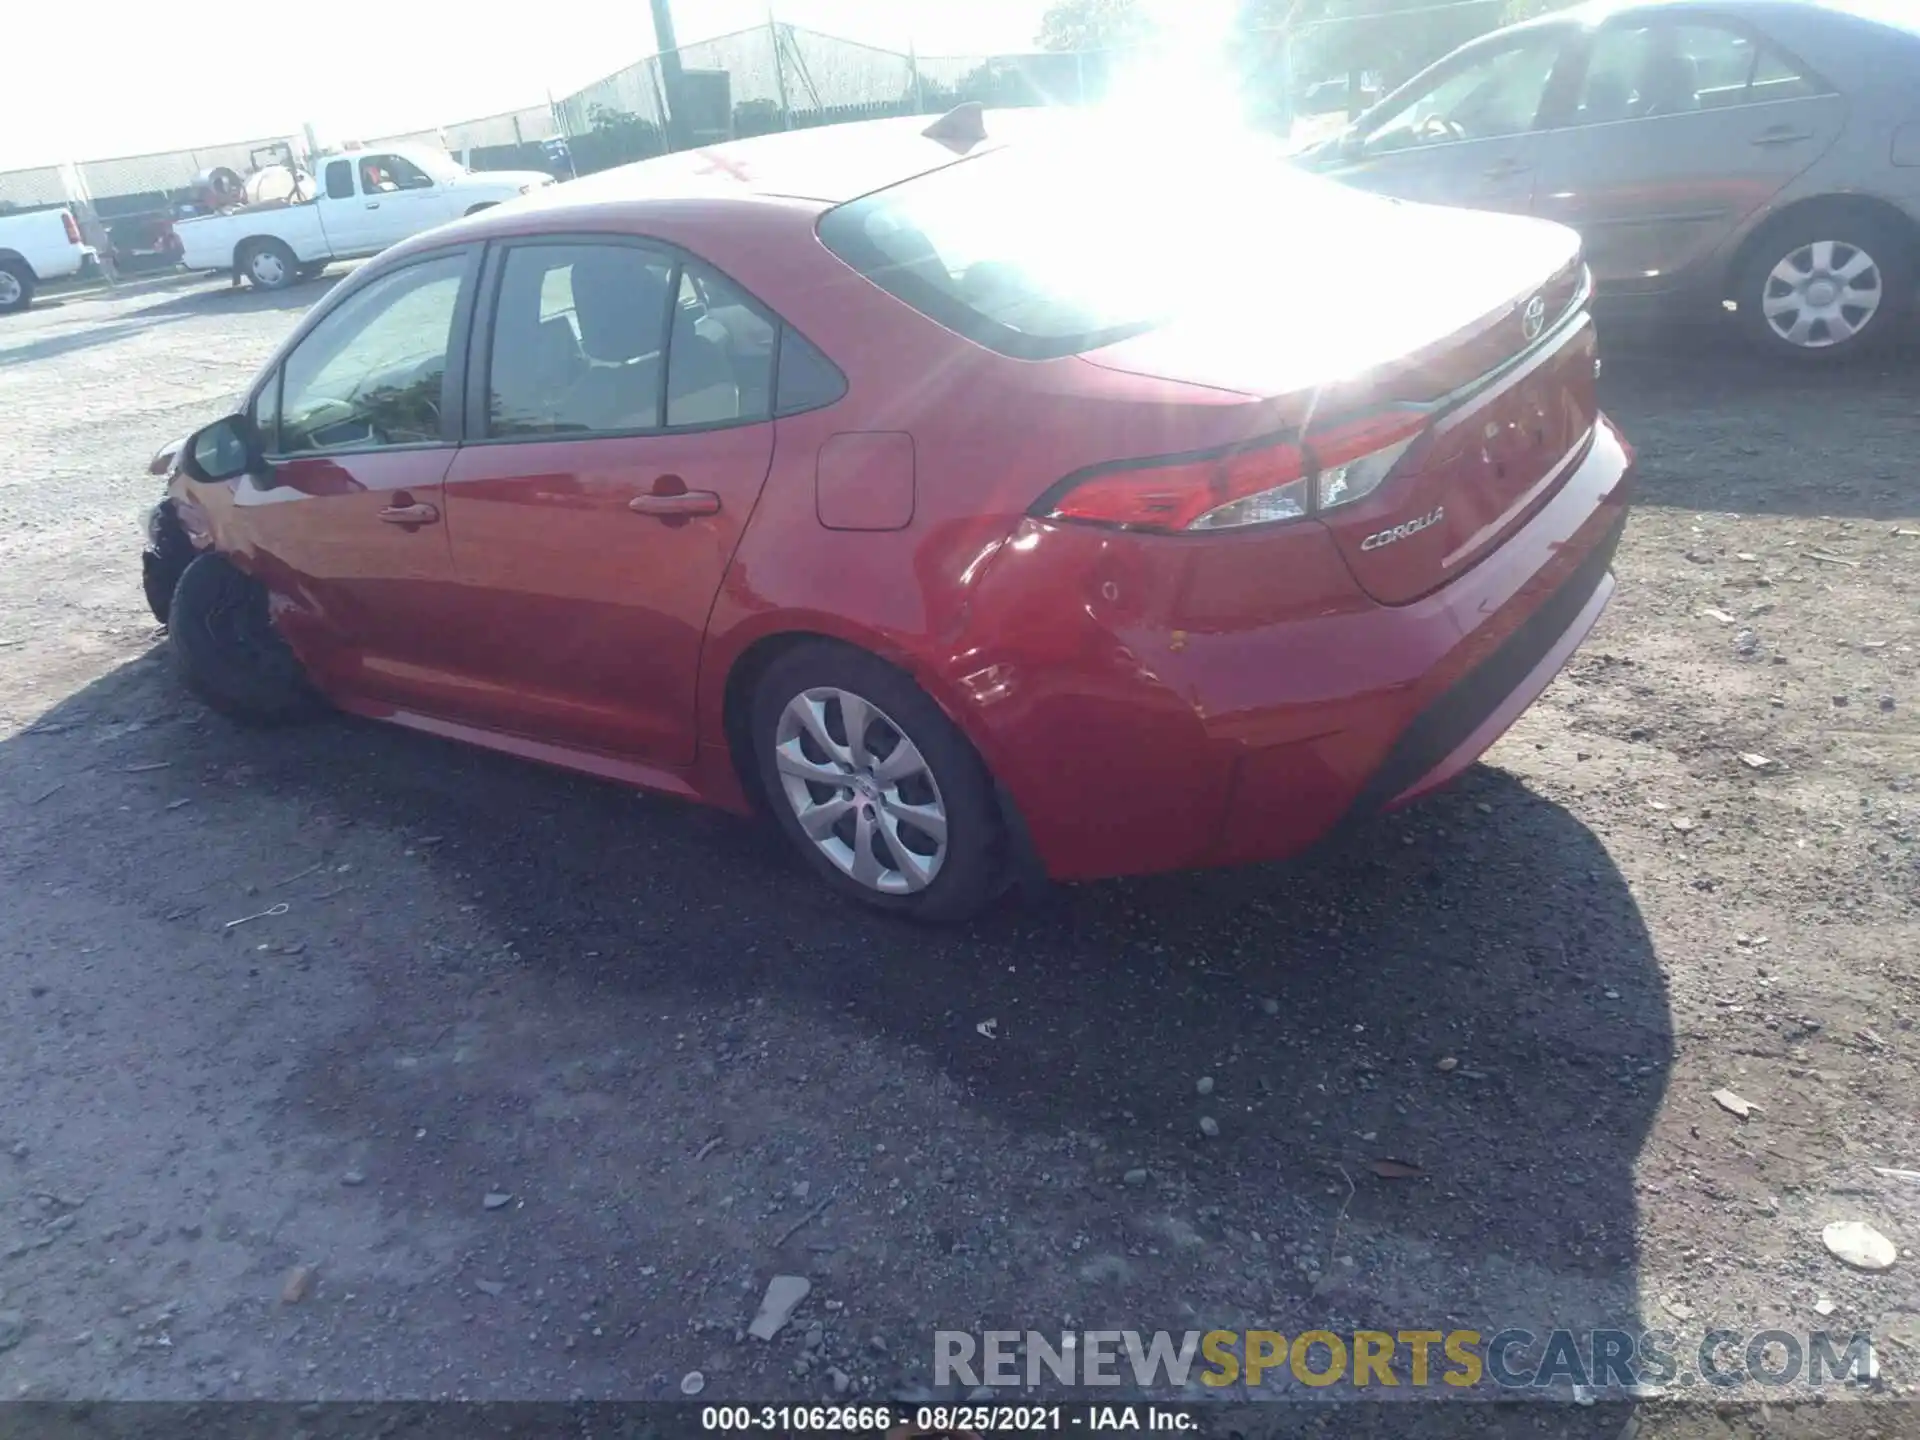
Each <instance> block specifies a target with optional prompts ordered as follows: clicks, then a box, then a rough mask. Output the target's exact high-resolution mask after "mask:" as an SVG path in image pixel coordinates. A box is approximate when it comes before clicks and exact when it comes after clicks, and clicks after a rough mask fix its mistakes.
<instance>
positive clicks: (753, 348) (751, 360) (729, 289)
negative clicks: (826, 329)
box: [667, 261, 779, 428]
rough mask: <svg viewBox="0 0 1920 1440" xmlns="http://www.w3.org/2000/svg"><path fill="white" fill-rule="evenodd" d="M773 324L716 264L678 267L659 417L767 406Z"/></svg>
mask: <svg viewBox="0 0 1920 1440" xmlns="http://www.w3.org/2000/svg"><path fill="white" fill-rule="evenodd" d="M778 333H779V327H778V326H777V325H776V324H775V323H774V322H773V321H772V320H770V319H769V318H768V317H767V316H766V315H765V314H764V313H763V312H762V311H761V309H760V307H759V306H758V305H756V304H755V303H754V302H753V301H751V300H749V299H748V298H747V297H746V295H745V294H744V293H742V292H741V290H740V288H739V287H738V286H736V285H735V284H734V283H733V282H732V281H731V280H728V279H727V278H726V277H725V276H723V275H721V274H720V273H719V272H717V271H715V270H712V269H710V268H708V267H707V266H705V265H701V264H699V263H697V262H695V261H688V262H687V264H686V265H685V266H684V267H682V269H681V271H680V293H679V297H678V303H677V304H675V306H674V307H673V343H672V345H671V346H670V347H669V348H668V351H667V425H668V427H669V428H673V427H679V426H689V425H736V424H742V423H745V422H747V421H753V420H766V419H769V418H771V416H772V414H773V360H774V344H775V339H776V336H777V335H778Z"/></svg>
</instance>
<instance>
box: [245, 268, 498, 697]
mask: <svg viewBox="0 0 1920 1440" xmlns="http://www.w3.org/2000/svg"><path fill="white" fill-rule="evenodd" d="M478 275H479V251H478V248H477V247H463V248H461V249H459V250H453V251H445V252H441V253H440V254H437V255H432V256H426V257H422V258H421V259H419V260H416V261H414V262H412V263H410V264H408V265H405V266H403V267H401V268H398V269H395V270H392V271H389V272H388V273H386V274H384V275H382V276H380V277H379V278H378V279H377V280H374V281H373V282H371V283H369V284H367V285H365V286H362V287H361V288H359V289H358V290H356V291H355V292H353V293H352V294H350V295H348V296H347V297H346V298H345V299H344V300H343V301H341V303H340V304H338V305H337V306H335V307H334V308H333V309H332V310H331V311H329V312H328V314H327V315H326V316H325V317H324V318H323V319H322V320H320V321H319V323H318V324H316V325H315V326H314V328H313V329H312V330H311V331H309V332H308V333H307V335H306V336H304V337H303V338H302V339H301V341H300V343H299V344H298V345H296V346H295V347H294V348H293V350H291V351H290V352H289V353H288V355H287V357H286V358H285V360H283V361H282V362H281V364H280V365H279V366H278V367H277V368H276V370H275V371H274V373H273V375H272V376H271V377H270V379H269V380H268V381H267V384H266V386H265V387H264V388H263V389H262V391H261V392H260V394H259V395H258V397H257V398H256V399H255V402H254V412H255V420H256V423H258V425H259V426H260V429H261V432H262V438H263V442H264V445H265V448H266V451H267V461H268V467H269V468H268V472H267V473H266V474H264V475H263V476H259V477H254V476H249V477H246V478H243V479H242V480H240V481H238V482H237V483H236V485H235V490H234V505H233V509H232V511H231V512H230V521H229V523H230V525H231V527H232V533H231V534H230V535H226V536H223V537H222V538H223V541H224V542H225V544H226V546H227V548H229V549H231V550H233V551H234V552H235V554H236V558H238V559H240V560H241V562H242V563H243V564H245V565H247V566H248V568H250V569H251V570H253V571H254V573H255V574H257V575H259V576H260V578H261V579H262V580H264V581H265V582H266V584H267V586H268V589H269V590H270V591H271V592H272V594H273V597H274V606H275V615H276V619H277V621H278V623H279V625H280V627H281V630H282V632H283V633H284V634H285V635H286V636H287V638H288V640H289V641H290V642H291V643H292V644H293V646H294V648H295V649H296V651H297V652H298V653H299V655H300V657H301V659H302V661H303V662H305V664H306V665H307V666H308V668H309V669H310V670H311V671H313V672H314V674H315V676H316V678H317V679H318V680H319V681H320V682H321V684H322V686H323V687H324V688H326V689H327V690H328V691H329V692H331V693H334V694H336V695H341V696H344V697H352V698H359V699H366V700H373V701H380V702H385V703H390V704H394V705H399V706H403V707H412V706H419V705H421V704H422V702H424V701H425V700H427V699H428V698H429V697H431V696H433V695H435V694H437V693H439V691H440V690H442V689H443V688H444V687H443V686H442V685H440V684H438V683H436V682H435V681H434V677H435V676H436V675H437V674H438V672H439V669H440V666H441V663H442V660H441V656H442V652H441V649H440V643H439V642H440V637H441V636H442V635H443V634H444V633H445V631H446V629H447V627H448V625H449V624H451V623H456V621H457V615H458V604H457V599H458V596H457V592H456V590H455V588H454V583H453V581H454V576H453V556H452V551H451V550H450V549H449V547H448V544H447V529H446V525H445V523H444V522H445V518H446V517H445V506H446V500H445V495H444V493H443V489H442V483H441V482H442V480H443V479H444V477H445V475H446V472H447V466H448V465H449V464H450V463H451V462H452V460H453V456H454V440H455V437H456V433H457V432H456V431H455V430H454V429H453V422H454V421H457V419H458V413H457V404H456V398H457V396H458V395H459V393H460V381H459V376H458V374H457V371H458V368H459V364H460V363H461V361H462V358H463V356H464V352H465V339H466V320H467V316H468V314H469V312H470V309H471V298H472V295H473V292H474V288H475V286H476V284H477V282H478Z"/></svg>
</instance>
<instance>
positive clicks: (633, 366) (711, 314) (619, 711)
mask: <svg viewBox="0 0 1920 1440" xmlns="http://www.w3.org/2000/svg"><path fill="white" fill-rule="evenodd" d="M489 264H490V269H492V270H496V271H497V272H498V295H499V298H498V302H497V307H496V309H495V311H494V313H493V315H492V317H491V323H490V325H486V324H483V327H482V331H483V333H481V334H479V335H477V336H476V341H475V347H474V349H475V355H476V360H475V383H474V385H473V387H472V398H471V399H470V401H469V406H468V414H467V429H468V434H469V436H470V437H473V438H471V439H470V441H469V443H468V444H467V445H465V446H464V447H463V448H462V449H461V451H460V453H459V455H458V456H457V457H456V458H455V460H454V463H453V467H452V469H451V471H450V472H449V473H448V476H447V499H448V509H449V513H450V517H451V523H452V534H453V553H454V565H455V569H456V571H457V573H458V575H459V578H460V581H461V583H462V585H463V586H465V587H466V593H467V595H468V597H469V606H470V614H471V625H470V628H469V629H467V630H466V631H465V632H464V637H463V645H464V648H463V650H462V651H461V654H460V656H459V659H458V664H459V666H460V668H461V669H462V670H465V671H468V672H470V673H472V674H473V675H474V676H476V677H477V678H478V680H479V682H480V683H478V684H477V685H476V686H475V687H474V688H473V689H472V690H471V691H470V692H469V695H468V696H467V709H466V712H465V713H463V714H462V715H460V716H459V717H458V718H461V719H464V720H467V721H469V722H470V723H474V724H478V725H482V726H484V727H486V728H489V729H494V730H501V731H506V732H509V733H515V734H521V735H529V736H534V737H537V738H539V739H542V740H547V741H551V742H556V743H560V744H564V745H571V746H575V747H578V748H582V749H588V750H594V751H599V752H602V753H606V754H614V755H622V756H630V757H634V758H638V759H643V760H646V761H649V762H651V763H655V764H663V765H678V764H684V763H686V762H688V761H690V760H691V759H692V758H693V751H694V688H695V682H696V680H697V677H698V668H699V660H700V646H701V641H702V638H703V637H704V635H705V633H706V623H707V614H708V611H709V610H710V609H711V608H712V605H713V600H714V596H715V594H716V593H717V592H718V590H719V586H720V582H721V580H722V578H723V577H724V576H725V574H726V570H727V566H728V564H729V563H730V561H731V560H732V558H733V552H734V548H735V546H736V545H737V544H738V543H739V539H740V535H741V532H742V531H743V530H744V528H745V526H746V523H747V520H748V517H749V516H750V515H751V514H752V512H753V507H754V504H755V502H756V501H757V500H758V499H759V495H760V488H761V486H762V484H763V483H764V482H765V480H766V475H767V470H768V467H769V465H770V463H771V461H772V457H773V421H772V399H771V395H770V393H769V389H770V385H771V377H772V369H773V364H772V361H773V347H774V338H775V335H776V334H777V325H776V324H775V323H774V322H773V321H772V320H771V318H770V317H768V316H767V315H766V314H765V312H764V311H762V310H760V309H759V307H757V306H756V305H754V304H753V303H752V302H751V301H749V300H748V299H747V298H746V297H745V296H744V295H742V294H741V293H740V292H739V291H738V290H737V289H735V287H733V286H732V285H731V284H730V283H729V282H727V281H726V280H725V279H723V278H722V277H721V276H719V275H718V274H717V273H716V272H713V271H711V270H709V269H707V268H706V267H703V266H701V265H699V264H698V263H697V262H694V261H692V260H687V259H684V257H681V256H679V255H677V254H675V253H674V252H673V251H671V250H669V249H667V248H665V247H660V246H653V245H649V244H646V243H643V242H638V241H634V242H628V241H613V240H566V241H562V240H554V241H539V242H535V241H528V242H523V243H520V244H516V245H513V246H511V247H510V248H508V249H506V250H504V251H502V252H499V253H498V254H496V256H495V258H494V259H493V260H492V261H490V262H489ZM487 289H489V290H491V289H492V282H491V281H490V282H489V284H488V286H487Z"/></svg>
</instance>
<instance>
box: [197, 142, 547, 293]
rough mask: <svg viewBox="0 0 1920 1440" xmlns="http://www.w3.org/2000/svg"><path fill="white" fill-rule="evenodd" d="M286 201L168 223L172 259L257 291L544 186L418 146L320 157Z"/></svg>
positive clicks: (519, 173)
mask: <svg viewBox="0 0 1920 1440" xmlns="http://www.w3.org/2000/svg"><path fill="white" fill-rule="evenodd" d="M313 171H314V173H313V174H312V175H308V174H305V173H304V172H303V173H301V174H300V175H298V176H297V177H296V178H297V182H298V183H297V184H296V185H294V187H293V188H292V191H291V194H289V195H288V196H287V198H285V199H281V200H273V201H268V202H266V203H263V204H256V205H245V206H241V207H239V208H238V209H232V210H223V211H221V212H220V213H218V214H215V215H201V216H196V217H195V218H193V219H190V220H180V221H176V222H175V224H174V227H173V228H174V233H175V234H176V235H178V236H179V237H180V243H181V246H182V253H181V257H180V258H181V263H182V264H184V265H185V266H186V267H187V268H188V269H189V270H217V271H221V272H227V273H231V274H233V275H235V276H236V277H239V276H244V277H245V278H246V280H247V282H248V283H249V284H251V285H253V286H254V287H255V288H256V289H260V290H279V289H281V288H283V287H285V286H287V285H291V284H292V283H293V282H294V281H295V280H297V279H301V278H303V277H306V276H310V275H317V274H318V273H319V272H320V271H322V270H324V269H325V268H326V267H327V265H328V264H329V263H330V262H331V261H334V260H354V259H358V258H360V257H361V256H365V255H375V254H378V253H379V252H380V251H382V250H384V249H386V248H387V247H388V246H389V245H393V244H396V243H398V242H399V241H401V240H404V239H406V238H407V237H408V236H409V235H418V234H419V233H420V232H421V231H422V230H431V229H432V228H433V227H434V226H436V225H441V224H444V223H446V222H447V221H449V220H457V219H459V218H460V217H461V216H462V215H471V214H472V213H473V212H474V211H476V210H484V209H486V208H487V207H488V206H489V205H498V204H499V203H500V202H501V201H502V200H512V199H514V198H515V197H517V196H520V195H525V194H526V193H527V192H528V191H530V190H537V189H539V188H540V187H542V186H544V185H551V184H553V177H552V176H550V175H544V174H542V173H540V172H539V171H535V170H468V169H465V168H464V167H462V166H461V165H460V164H459V163H458V162H457V161H455V160H454V159H453V157H452V156H450V155H447V154H445V153H444V152H442V151H438V150H433V149H430V148H428V147H425V146H412V145H407V146H401V145H395V146H391V147H389V148H387V149H384V150H348V151H344V152H338V153H333V154H327V155H321V156H319V157H317V158H316V159H315V160H314V162H313Z"/></svg>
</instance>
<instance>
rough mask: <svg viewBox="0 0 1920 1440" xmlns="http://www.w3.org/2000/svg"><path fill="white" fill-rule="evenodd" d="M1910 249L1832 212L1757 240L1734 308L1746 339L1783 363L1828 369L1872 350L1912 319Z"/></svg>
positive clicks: (1860, 219)
mask: <svg viewBox="0 0 1920 1440" xmlns="http://www.w3.org/2000/svg"><path fill="white" fill-rule="evenodd" d="M1914 258H1915V257H1914V248H1913V245H1912V243H1911V241H1909V240H1908V239H1907V238H1906V237H1904V236H1902V235H1899V234H1897V233H1895V231H1894V230H1893V228H1892V227H1890V226H1888V225H1886V224H1884V223H1883V222H1881V221H1879V220H1877V219H1876V218H1875V217H1873V216H1872V215H1866V214H1859V213H1855V212H1854V211H1852V210H1849V209H1846V208H1843V207H1839V206H1836V207H1834V208H1832V209H1824V210H1816V211H1814V212H1812V213H1810V214H1807V215H1805V216H1802V217H1799V218H1797V219H1795V220H1793V221H1791V222H1790V223H1788V224H1785V225H1783V226H1781V227H1780V228H1779V229H1777V230H1775V231H1773V232H1772V233H1771V234H1767V235H1764V236H1763V237H1762V238H1761V240H1760V241H1759V242H1758V243H1756V244H1755V245H1754V246H1753V247H1752V250H1751V253H1750V254H1749V255H1748V257H1747V261H1746V264H1745V265H1744V267H1743V268H1742V272H1741V276H1740V279H1739V282H1738V287H1737V294H1736V295H1735V297H1734V298H1735V300H1736V301H1737V302H1738V304H1739V314H1740V321H1741V324H1742V326H1743V327H1744V328H1745V330H1746V333H1747V337H1748V339H1749V340H1750V341H1751V342H1752V343H1753V344H1754V345H1756V346H1757V347H1758V348H1760V349H1761V350H1764V351H1766V352H1768V353H1770V354H1774V355H1778V356H1782V357H1783V358H1787V359H1793V360H1801V361H1812V362H1815V363H1834V362H1838V361H1842V360H1845V359H1849V358H1851V357H1853V356H1855V355H1859V354H1863V353H1865V352H1867V351H1869V350H1873V349H1876V348H1878V347H1879V346H1880V345H1881V344H1882V343H1883V342H1885V341H1887V340H1890V339H1891V338H1892V337H1893V336H1894V335H1895V334H1896V333H1897V332H1898V331H1899V329H1900V327H1901V324H1902V323H1903V322H1904V321H1905V320H1906V318H1907V317H1908V316H1909V315H1910V314H1911V313H1912V311H1913V299H1914V296H1913V291H1914V285H1915V274H1914Z"/></svg>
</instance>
